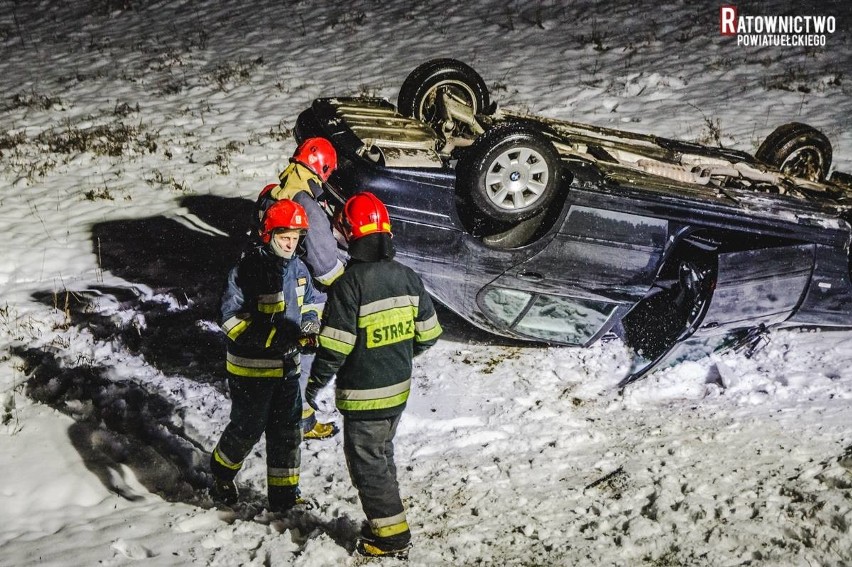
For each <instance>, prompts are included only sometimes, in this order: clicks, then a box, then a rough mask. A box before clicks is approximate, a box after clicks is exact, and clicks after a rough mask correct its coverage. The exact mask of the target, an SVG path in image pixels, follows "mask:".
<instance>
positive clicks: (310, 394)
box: [305, 376, 322, 411]
mask: <svg viewBox="0 0 852 567" xmlns="http://www.w3.org/2000/svg"><path fill="white" fill-rule="evenodd" d="M320 390H322V386H321V385H320V383H319V380H317V379H316V378H314V377H313V376H311V377H310V378H308V385H307V387H306V388H305V403H307V404H308V405H309V406H311V407H312V408H314V411H318V410H319V404H317V396H318V395H319V393H320Z"/></svg>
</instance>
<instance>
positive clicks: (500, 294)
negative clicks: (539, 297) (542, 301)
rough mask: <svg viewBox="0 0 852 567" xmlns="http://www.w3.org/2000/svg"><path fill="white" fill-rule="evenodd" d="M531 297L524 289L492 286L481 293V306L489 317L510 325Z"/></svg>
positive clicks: (507, 325)
mask: <svg viewBox="0 0 852 567" xmlns="http://www.w3.org/2000/svg"><path fill="white" fill-rule="evenodd" d="M531 298H532V294H531V293H527V292H525V291H517V290H514V289H506V288H504V287H492V288H489V289H488V290H487V291H486V292H485V293H484V294H483V295H482V307H483V309H484V310H485V312H486V313H487V314H488V315H489V316H490V317H491V318H493V319H495V320H496V321H498V322H499V323H501V324H503V325H504V326H506V327H511V326H512V323H514V322H515V319H517V318H518V315H520V314H521V311H523V310H524V307H526V306H527V303H529V301H530V299H531Z"/></svg>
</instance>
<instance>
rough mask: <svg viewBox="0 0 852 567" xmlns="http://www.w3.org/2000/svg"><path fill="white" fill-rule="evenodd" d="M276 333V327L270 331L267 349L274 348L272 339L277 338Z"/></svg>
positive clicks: (267, 338)
mask: <svg viewBox="0 0 852 567" xmlns="http://www.w3.org/2000/svg"><path fill="white" fill-rule="evenodd" d="M275 333H276V329H275V327H272V328H271V329H270V330H269V336H268V337H266V348H269V347H271V346H272V339H274V338H275Z"/></svg>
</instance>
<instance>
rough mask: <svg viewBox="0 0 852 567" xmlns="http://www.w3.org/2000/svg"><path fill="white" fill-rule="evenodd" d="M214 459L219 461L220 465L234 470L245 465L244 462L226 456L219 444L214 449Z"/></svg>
mask: <svg viewBox="0 0 852 567" xmlns="http://www.w3.org/2000/svg"><path fill="white" fill-rule="evenodd" d="M213 459H214V460H215V461H216V462H217V463H219V464H220V465H222V466H223V467H225V468H226V469H229V470H232V471H236V470H239V469H240V467H242V466H243V463H242V462H239V463H235V462H233V461H232V460H231V459H229V458H228V457H226V456H225V455H224V454H222V451H221V450H220V449H219V445H216V448H215V449H213Z"/></svg>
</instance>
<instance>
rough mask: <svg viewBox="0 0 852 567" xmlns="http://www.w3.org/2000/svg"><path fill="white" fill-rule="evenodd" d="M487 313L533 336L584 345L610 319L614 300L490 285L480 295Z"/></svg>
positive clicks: (510, 326) (504, 324) (512, 327)
mask: <svg viewBox="0 0 852 567" xmlns="http://www.w3.org/2000/svg"><path fill="white" fill-rule="evenodd" d="M480 305H481V306H482V309H483V311H484V312H485V314H486V315H487V316H488V317H489V318H490V319H492V320H493V321H494V322H496V323H498V324H499V325H501V326H503V327H505V328H507V329H511V330H513V331H514V332H516V333H518V334H521V335H525V336H527V337H530V338H534V339H539V340H543V341H555V342H559V343H563V344H573V345H582V344H585V343H586V342H588V341H589V340H590V339H591V338H592V337H593V336H594V335H595V334H596V333H597V332H598V330H600V328H601V327H602V326H603V325H604V324H605V323H606V322H607V321H608V320H609V318H610V316H611V315H612V313H613V311H614V310H615V309H616V305H615V304H613V303H608V302H603V301H594V300H590V299H578V298H573V297H560V296H555V295H544V294H535V293H529V292H525V291H518V290H514V289H507V288H502V287H489V288H487V289H486V290H485V291H484V292H483V293H482V295H480Z"/></svg>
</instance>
